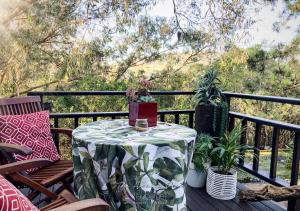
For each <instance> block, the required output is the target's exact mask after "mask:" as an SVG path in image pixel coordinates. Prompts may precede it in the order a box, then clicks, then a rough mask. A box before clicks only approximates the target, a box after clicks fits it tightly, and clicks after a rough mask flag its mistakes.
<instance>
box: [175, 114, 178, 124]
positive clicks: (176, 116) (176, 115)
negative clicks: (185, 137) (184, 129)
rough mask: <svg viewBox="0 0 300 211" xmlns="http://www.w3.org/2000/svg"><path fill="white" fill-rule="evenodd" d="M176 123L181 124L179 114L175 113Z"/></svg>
mask: <svg viewBox="0 0 300 211" xmlns="http://www.w3.org/2000/svg"><path fill="white" fill-rule="evenodd" d="M175 124H179V114H178V113H176V114H175Z"/></svg>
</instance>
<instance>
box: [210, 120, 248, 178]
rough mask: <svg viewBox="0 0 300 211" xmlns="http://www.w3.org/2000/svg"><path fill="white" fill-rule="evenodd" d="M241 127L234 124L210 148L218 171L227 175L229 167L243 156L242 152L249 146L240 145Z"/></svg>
mask: <svg viewBox="0 0 300 211" xmlns="http://www.w3.org/2000/svg"><path fill="white" fill-rule="evenodd" d="M242 131H243V129H241V128H240V127H238V126H236V127H234V129H233V130H232V131H231V132H230V133H226V134H225V135H224V136H222V137H221V138H220V139H219V141H218V142H217V143H216V147H215V148H214V149H213V150H212V155H213V158H214V161H215V162H216V163H217V165H218V173H220V174H225V175H228V174H229V173H230V169H231V168H232V167H233V166H234V165H235V164H236V163H237V162H238V160H239V159H241V158H243V154H242V153H241V152H244V151H245V150H247V149H250V147H249V146H246V145H245V146H244V145H240V144H239V143H238V141H239V140H240V138H241V135H242Z"/></svg>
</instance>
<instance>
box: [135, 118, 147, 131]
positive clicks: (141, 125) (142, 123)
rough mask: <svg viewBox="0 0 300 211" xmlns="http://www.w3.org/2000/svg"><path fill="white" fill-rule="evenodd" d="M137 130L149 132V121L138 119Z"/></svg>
mask: <svg viewBox="0 0 300 211" xmlns="http://www.w3.org/2000/svg"><path fill="white" fill-rule="evenodd" d="M135 129H136V130H137V131H147V130H148V120H147V119H136V120H135Z"/></svg>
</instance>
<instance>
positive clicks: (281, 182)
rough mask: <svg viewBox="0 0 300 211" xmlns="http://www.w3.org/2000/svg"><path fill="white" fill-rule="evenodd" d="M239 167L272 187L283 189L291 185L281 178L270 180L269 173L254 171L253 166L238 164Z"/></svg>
mask: <svg viewBox="0 0 300 211" xmlns="http://www.w3.org/2000/svg"><path fill="white" fill-rule="evenodd" d="M238 167H239V168H241V169H243V170H244V171H246V172H248V173H250V174H252V175H254V176H255V177H257V178H259V179H261V180H264V181H266V182H268V183H270V184H272V185H276V186H282V187H288V186H289V183H288V182H287V181H285V180H283V179H281V178H278V177H276V178H273V179H272V178H270V177H269V174H268V172H266V171H263V170H258V171H257V172H256V171H253V170H252V166H251V165H249V164H244V165H240V164H238Z"/></svg>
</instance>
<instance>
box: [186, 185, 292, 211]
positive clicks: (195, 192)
mask: <svg viewBox="0 0 300 211" xmlns="http://www.w3.org/2000/svg"><path fill="white" fill-rule="evenodd" d="M237 188H238V191H239V190H242V189H244V188H245V187H244V186H243V185H242V184H238V187H237ZM186 193H187V207H188V210H190V211H200V210H203V211H214V210H221V211H239V210H252V211H254V210H260V211H261V210H262V211H269V210H276V211H283V210H286V209H284V208H283V207H282V206H279V205H278V204H276V203H275V202H273V201H263V202H247V203H244V202H240V201H239V200H238V198H237V197H236V198H235V199H232V200H229V201H223V200H218V199H214V198H212V197H210V196H209V195H208V194H207V193H206V191H205V189H204V188H203V189H195V188H191V187H189V186H187V187H186Z"/></svg>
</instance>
